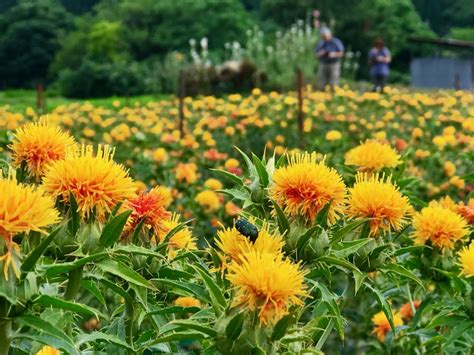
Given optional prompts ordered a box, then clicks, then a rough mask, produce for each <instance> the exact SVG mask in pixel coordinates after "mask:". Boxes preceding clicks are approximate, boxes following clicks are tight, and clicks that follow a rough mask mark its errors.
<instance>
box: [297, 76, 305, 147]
mask: <svg viewBox="0 0 474 355" xmlns="http://www.w3.org/2000/svg"><path fill="white" fill-rule="evenodd" d="M296 92H297V93H298V133H299V136H300V144H301V145H302V146H303V145H304V112H303V72H302V71H301V69H297V70H296Z"/></svg>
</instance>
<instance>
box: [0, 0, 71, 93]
mask: <svg viewBox="0 0 474 355" xmlns="http://www.w3.org/2000/svg"><path fill="white" fill-rule="evenodd" d="M70 27H71V19H70V17H69V16H68V13H67V12H66V11H65V10H64V8H63V7H62V6H61V5H60V4H59V3H58V2H57V1H53V0H37V1H34V2H31V1H27V0H23V1H20V2H19V3H18V4H17V5H15V6H13V7H12V8H10V9H9V10H8V11H7V12H5V13H4V14H3V15H2V16H0V80H1V81H0V86H3V87H5V86H14V87H26V86H31V85H32V84H34V83H35V82H38V81H45V80H46V78H47V74H48V68H49V65H50V64H51V62H52V60H53V58H54V56H55V54H56V51H57V50H58V49H59V43H60V38H61V37H62V36H64V34H65V32H66V30H67V29H69V28H70Z"/></svg>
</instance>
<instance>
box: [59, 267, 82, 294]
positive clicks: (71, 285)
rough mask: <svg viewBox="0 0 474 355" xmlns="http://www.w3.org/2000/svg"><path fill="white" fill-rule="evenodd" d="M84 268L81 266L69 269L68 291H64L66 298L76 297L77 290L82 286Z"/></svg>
mask: <svg viewBox="0 0 474 355" xmlns="http://www.w3.org/2000/svg"><path fill="white" fill-rule="evenodd" d="M83 270H84V268H83V267H82V266H81V267H78V268H76V269H73V270H71V271H69V281H68V283H67V288H66V292H65V293H64V299H66V300H68V301H71V300H74V299H75V298H76V295H77V291H79V288H80V286H81V281H82V271H83Z"/></svg>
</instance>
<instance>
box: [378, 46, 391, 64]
mask: <svg viewBox="0 0 474 355" xmlns="http://www.w3.org/2000/svg"><path fill="white" fill-rule="evenodd" d="M377 61H379V62H382V63H387V64H388V63H390V62H391V61H392V57H391V55H390V52H389V51H388V49H385V50H384V51H383V54H382V55H379V56H378V57H377Z"/></svg>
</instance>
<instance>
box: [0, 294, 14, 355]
mask: <svg viewBox="0 0 474 355" xmlns="http://www.w3.org/2000/svg"><path fill="white" fill-rule="evenodd" d="M9 308H10V303H9V302H8V301H7V300H6V299H5V298H3V297H0V355H8V351H9V349H10V344H11V342H12V338H11V330H12V321H11V319H9V318H8V311H9Z"/></svg>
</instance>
